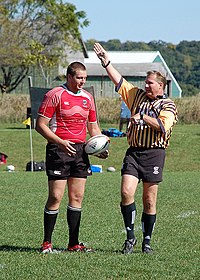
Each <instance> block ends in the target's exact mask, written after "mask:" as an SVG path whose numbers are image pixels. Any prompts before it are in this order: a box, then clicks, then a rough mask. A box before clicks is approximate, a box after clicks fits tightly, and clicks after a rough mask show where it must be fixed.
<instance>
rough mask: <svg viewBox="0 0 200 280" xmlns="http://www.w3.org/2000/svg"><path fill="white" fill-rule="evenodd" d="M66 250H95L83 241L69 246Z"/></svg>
mask: <svg viewBox="0 0 200 280" xmlns="http://www.w3.org/2000/svg"><path fill="white" fill-rule="evenodd" d="M67 250H68V251H69V252H95V251H94V250H93V249H91V248H87V247H86V246H85V245H84V244H83V243H79V244H77V245H74V246H69V245H68V248H67Z"/></svg>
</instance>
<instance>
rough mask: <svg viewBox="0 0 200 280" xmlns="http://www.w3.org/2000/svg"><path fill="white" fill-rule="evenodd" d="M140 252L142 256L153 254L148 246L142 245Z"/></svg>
mask: <svg viewBox="0 0 200 280" xmlns="http://www.w3.org/2000/svg"><path fill="white" fill-rule="evenodd" d="M142 252H143V253H144V254H153V250H152V249H151V246H150V245H149V244H142Z"/></svg>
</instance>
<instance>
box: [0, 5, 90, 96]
mask: <svg viewBox="0 0 200 280" xmlns="http://www.w3.org/2000/svg"><path fill="white" fill-rule="evenodd" d="M88 25H89V21H88V20H87V18H86V14H85V12H84V11H76V7H75V6H74V5H73V4H70V3H64V2H63V1H62V0H36V1H35V0H0V42H1V44H0V88H1V92H2V93H10V92H11V91H12V90H14V89H15V88H16V87H17V86H18V85H19V83H20V82H21V81H22V80H23V79H24V78H25V77H26V76H27V74H28V72H29V69H30V66H39V67H40V68H41V70H42V71H43V69H44V68H45V67H52V66H54V65H56V64H57V63H58V62H59V60H61V59H62V61H63V54H64V53H66V50H68V49H73V50H77V49H79V48H80V39H81V35H80V31H79V30H80V28H83V27H86V26H88ZM63 62H64V61H63ZM43 73H44V71H43Z"/></svg>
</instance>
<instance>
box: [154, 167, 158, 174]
mask: <svg viewBox="0 0 200 280" xmlns="http://www.w3.org/2000/svg"><path fill="white" fill-rule="evenodd" d="M153 174H156V175H157V174H159V167H158V166H154V168H153Z"/></svg>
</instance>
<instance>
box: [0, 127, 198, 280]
mask: <svg viewBox="0 0 200 280" xmlns="http://www.w3.org/2000/svg"><path fill="white" fill-rule="evenodd" d="M102 128H103V127H102ZM0 135H1V136H0V151H1V152H5V153H7V154H8V164H13V165H14V166H15V167H16V171H15V172H11V173H9V172H7V171H6V166H5V165H2V166H0V199H1V214H0V216H1V219H0V221H1V224H0V279H6V280H7V279H13V280H14V279H17V280H18V279H23V280H25V279H45V280H46V279H56V280H57V279H94V278H96V279H102V280H103V279H136V280H137V279H155V280H157V279H158V280H160V279H162V280H164V279H183V280H186V279H187V280H191V279H199V278H200V267H199V263H200V244H199V188H200V187H199V182H200V149H199V142H200V128H199V126H198V125H183V126H182V125H180V126H179V125H177V126H176V128H175V130H174V134H173V136H172V139H171V145H170V147H169V148H168V150H167V159H166V168H165V171H164V181H163V183H161V184H160V187H159V195H158V205H157V206H158V207H157V208H158V209H157V210H158V211H157V212H158V215H157V223H156V227H155V231H154V234H153V239H152V247H153V249H154V254H153V255H150V256H149V255H143V254H142V253H141V241H142V233H141V225H140V219H141V213H142V207H141V193H142V187H141V185H139V187H138V190H137V194H136V205H137V218H136V225H135V228H136V236H137V239H138V244H137V246H136V249H135V253H134V254H132V255H128V256H127V255H122V254H121V253H120V249H121V247H122V244H123V242H124V239H125V238H126V235H125V232H124V226H123V221H122V218H121V213H120V207H119V202H120V180H121V178H120V167H121V161H122V158H123V155H124V152H125V149H126V147H127V143H126V139H125V138H116V139H114V138H112V139H111V146H110V157H109V159H107V160H105V161H103V160H99V159H96V158H95V157H94V158H92V157H91V161H92V163H93V164H102V165H103V173H95V174H93V176H91V177H90V178H88V182H87V188H86V193H85V198H84V203H83V213H82V224H81V231H80V241H82V242H86V243H87V244H88V245H89V246H92V247H93V248H94V249H96V253H90V254H89V253H88V254H87V253H86V254H84V253H68V252H61V250H62V249H63V248H65V247H66V244H67V242H68V230H67V226H66V199H63V201H62V204H61V208H60V213H59V216H58V220H57V224H56V228H55V232H54V235H53V244H54V248H55V249H57V250H58V254H51V255H41V254H40V253H39V252H38V249H39V247H40V244H41V242H42V237H43V208H44V204H45V200H46V197H47V182H46V181H47V180H46V175H45V173H44V172H25V171H24V170H25V166H26V163H27V162H28V161H30V147H29V130H28V129H24V126H21V125H19V124H17V125H15V126H13V125H12V127H11V126H10V127H9V126H6V127H5V126H4V125H0ZM33 150H34V159H35V160H36V161H40V160H43V159H44V151H45V140H43V139H42V137H40V136H39V135H38V134H37V133H36V132H35V131H33ZM108 166H115V167H116V170H117V171H116V172H115V173H109V172H106V169H107V167H108ZM59 252H61V253H59Z"/></svg>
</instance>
